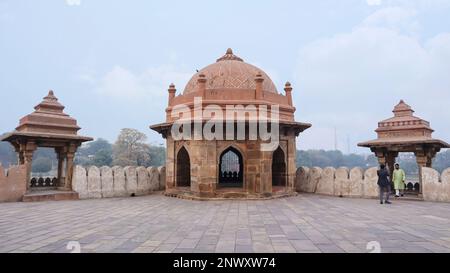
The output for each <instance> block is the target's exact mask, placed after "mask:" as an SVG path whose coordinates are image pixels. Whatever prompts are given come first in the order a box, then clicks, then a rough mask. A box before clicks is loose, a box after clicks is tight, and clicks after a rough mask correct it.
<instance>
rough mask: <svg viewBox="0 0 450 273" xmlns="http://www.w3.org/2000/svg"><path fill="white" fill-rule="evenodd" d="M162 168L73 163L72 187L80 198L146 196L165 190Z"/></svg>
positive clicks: (164, 173) (163, 169)
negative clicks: (74, 164)
mask: <svg viewBox="0 0 450 273" xmlns="http://www.w3.org/2000/svg"><path fill="white" fill-rule="evenodd" d="M165 177H166V169H165V167H159V168H157V167H149V168H145V167H131V166H129V167H118V166H115V167H101V168H98V167H95V166H92V167H89V168H87V169H86V168H84V167H82V166H75V168H74V174H73V182H72V185H73V190H74V191H76V192H78V194H79V196H80V199H99V198H110V197H127V196H139V195H147V194H150V193H151V192H154V191H160V190H164V189H165V184H166V182H165Z"/></svg>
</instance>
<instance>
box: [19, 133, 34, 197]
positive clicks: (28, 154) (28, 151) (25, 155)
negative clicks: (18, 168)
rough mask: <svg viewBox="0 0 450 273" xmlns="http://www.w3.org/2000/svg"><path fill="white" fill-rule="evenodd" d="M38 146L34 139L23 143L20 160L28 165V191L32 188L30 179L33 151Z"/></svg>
mask: <svg viewBox="0 0 450 273" xmlns="http://www.w3.org/2000/svg"><path fill="white" fill-rule="evenodd" d="M36 148H37V146H36V143H35V142H34V141H28V142H26V143H24V144H21V148H20V150H21V154H22V155H21V156H19V158H20V160H21V161H23V164H25V165H26V169H27V178H26V179H27V181H26V185H27V191H28V190H29V189H30V180H31V165H32V163H33V153H34V151H35V150H36Z"/></svg>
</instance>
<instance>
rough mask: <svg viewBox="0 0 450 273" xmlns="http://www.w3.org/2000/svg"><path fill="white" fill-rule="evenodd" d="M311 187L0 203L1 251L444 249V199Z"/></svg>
mask: <svg viewBox="0 0 450 273" xmlns="http://www.w3.org/2000/svg"><path fill="white" fill-rule="evenodd" d="M393 202H394V204H393V205H392V206H386V205H384V206H381V205H380V204H379V203H378V202H377V201H376V200H367V199H355V198H352V199H348V198H337V197H327V196H315V195H303V194H301V195H299V196H297V197H292V198H286V199H278V200H267V201H244V200H242V201H211V202H199V201H189V200H182V199H176V198H169V197H165V196H163V195H149V196H142V197H135V198H126V197H119V198H108V199H96V200H79V201H60V202H39V203H1V204H0V211H2V213H1V214H0V252H21V253H22V252H39V253H45V252H56V253H68V252H70V250H69V249H68V248H67V246H68V243H69V242H71V241H76V242H78V243H79V244H80V247H81V251H82V252H89V253H90V252H144V253H148V252H155V253H161V252H221V253H222V252H237V253H252V252H263V253H273V252H279V253H283V252H300V253H314V252H322V253H339V252H347V253H361V252H363V253H364V252H368V250H367V243H369V242H372V241H376V242H379V243H380V246H381V250H382V252H386V253H399V252H407V253H410V252H411V253H417V252H419V253H421V252H425V253H448V252H450V229H449V226H450V225H449V223H450V204H446V203H431V202H417V201H398V200H393Z"/></svg>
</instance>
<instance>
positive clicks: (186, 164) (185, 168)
mask: <svg viewBox="0 0 450 273" xmlns="http://www.w3.org/2000/svg"><path fill="white" fill-rule="evenodd" d="M176 186H177V187H184V188H188V187H189V188H190V187H191V160H190V158H189V153H188V152H187V150H186V148H185V147H181V149H180V150H179V151H178V154H177V180H176Z"/></svg>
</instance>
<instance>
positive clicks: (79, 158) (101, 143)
mask: <svg viewBox="0 0 450 273" xmlns="http://www.w3.org/2000/svg"><path fill="white" fill-rule="evenodd" d="M165 157H166V151H165V148H164V147H163V146H155V145H150V144H148V143H147V136H146V135H145V134H144V133H142V132H139V131H138V130H135V129H129V128H125V129H122V130H121V131H120V134H119V136H118V137H117V139H116V141H115V142H114V143H110V142H108V141H107V140H105V139H102V138H98V139H97V140H95V141H91V142H88V143H85V144H83V145H82V146H81V147H80V148H79V149H78V151H77V153H76V155H75V164H78V165H83V166H86V167H87V166H98V167H101V166H144V167H149V166H162V165H164V164H165ZM16 163H17V156H16V153H15V151H14V149H13V147H12V146H11V145H10V144H9V143H7V142H0V164H2V165H3V166H6V167H8V166H10V165H14V164H16ZM296 163H297V167H300V166H305V167H321V168H325V167H334V168H339V167H348V168H354V167H360V168H363V169H368V168H371V167H376V166H378V160H377V158H376V157H375V156H374V155H373V154H367V155H360V154H343V153H342V152H341V151H325V150H307V151H303V150H300V151H298V152H297V158H296ZM398 163H400V165H401V166H402V168H403V169H404V170H405V172H406V173H407V174H417V173H418V168H417V163H416V160H415V157H414V156H412V155H408V154H406V155H402V156H400V157H399V158H398ZM56 165H57V160H56V154H55V152H54V150H52V149H38V150H37V151H36V152H35V154H34V156H33V166H32V170H33V172H38V173H46V172H49V171H50V170H52V169H55V168H56ZM433 167H434V168H435V169H436V170H438V171H440V172H442V171H443V170H444V169H446V168H448V167H450V150H447V151H444V152H441V153H439V154H438V155H437V156H436V158H435V159H434V162H433Z"/></svg>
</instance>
